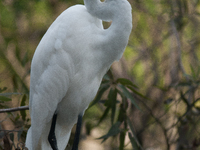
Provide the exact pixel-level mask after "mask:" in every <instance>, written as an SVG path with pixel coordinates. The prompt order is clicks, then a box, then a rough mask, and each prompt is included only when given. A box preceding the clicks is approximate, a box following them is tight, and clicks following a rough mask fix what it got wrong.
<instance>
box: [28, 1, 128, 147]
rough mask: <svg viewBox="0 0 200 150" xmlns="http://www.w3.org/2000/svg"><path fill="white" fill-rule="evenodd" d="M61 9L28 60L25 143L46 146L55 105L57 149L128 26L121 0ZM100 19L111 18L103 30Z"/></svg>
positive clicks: (115, 56) (119, 53)
mask: <svg viewBox="0 0 200 150" xmlns="http://www.w3.org/2000/svg"><path fill="white" fill-rule="evenodd" d="M84 2H85V6H84V5H75V6H72V7H70V8H68V9H66V10H65V11H64V12H63V13H62V14H61V15H60V16H59V17H58V18H57V19H56V20H55V21H54V22H53V23H52V25H51V26H50V27H49V29H48V30H47V32H46V33H45V35H44V36H43V38H42V40H41V41H40V43H39V45H38V47H37V49H36V51H35V54H34V57H33V60H32V65H31V84H30V104H29V107H30V114H31V127H30V129H29V130H28V134H27V138H26V146H27V147H28V149H29V150H41V149H42V150H51V147H50V144H49V142H48V138H47V137H48V134H49V130H50V126H51V120H52V117H53V114H54V112H55V111H57V114H58V115H57V122H56V129H55V133H56V138H57V143H58V149H59V150H64V148H65V147H66V145H67V143H68V140H69V137H70V133H71V129H72V127H73V126H74V124H75V123H76V121H77V116H78V114H80V113H82V114H83V113H84V111H85V109H86V108H87V107H88V105H89V103H90V102H91V101H92V100H93V98H94V97H95V95H96V93H97V91H98V88H99V86H100V83H101V80H102V77H103V76H104V74H105V73H106V71H107V70H108V69H109V67H110V66H111V64H112V63H113V61H115V60H118V59H120V58H121V56H122V54H123V52H124V49H125V47H126V45H127V43H128V39H129V35H130V32H131V29H132V15H131V6H130V4H129V3H128V2H127V0H106V1H105V2H100V1H99V0H85V1H84ZM102 20H103V21H110V20H111V21H112V24H111V26H110V27H109V28H108V29H106V30H104V29H103V26H102Z"/></svg>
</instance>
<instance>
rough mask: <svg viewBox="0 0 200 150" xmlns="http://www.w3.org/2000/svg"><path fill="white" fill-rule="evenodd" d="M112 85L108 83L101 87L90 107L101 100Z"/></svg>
mask: <svg viewBox="0 0 200 150" xmlns="http://www.w3.org/2000/svg"><path fill="white" fill-rule="evenodd" d="M109 87H110V85H109V84H106V85H104V86H102V88H101V89H99V92H98V93H97V96H96V97H95V99H94V100H93V101H92V103H91V104H90V106H89V108H90V107H92V106H93V105H95V104H96V103H97V102H99V101H100V99H101V97H102V95H103V93H104V92H105V91H106V90H107V89H108V88H109Z"/></svg>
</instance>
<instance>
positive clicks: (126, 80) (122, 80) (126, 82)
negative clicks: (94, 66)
mask: <svg viewBox="0 0 200 150" xmlns="http://www.w3.org/2000/svg"><path fill="white" fill-rule="evenodd" d="M116 82H117V83H121V84H122V85H124V86H128V85H129V86H132V87H135V88H138V87H137V86H136V85H135V84H133V82H131V81H130V80H128V79H125V78H118V79H117V81H116Z"/></svg>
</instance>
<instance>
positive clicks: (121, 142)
mask: <svg viewBox="0 0 200 150" xmlns="http://www.w3.org/2000/svg"><path fill="white" fill-rule="evenodd" d="M125 136H126V132H125V131H122V132H120V136H119V140H120V145H119V150H123V149H124V141H125Z"/></svg>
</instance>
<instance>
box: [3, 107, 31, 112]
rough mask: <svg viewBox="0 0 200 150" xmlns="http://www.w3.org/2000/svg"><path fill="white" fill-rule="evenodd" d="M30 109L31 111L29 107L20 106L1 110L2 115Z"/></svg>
mask: <svg viewBox="0 0 200 150" xmlns="http://www.w3.org/2000/svg"><path fill="white" fill-rule="evenodd" d="M28 109H29V106H20V107H15V108H7V109H0V113H6V112H13V111H20V110H28Z"/></svg>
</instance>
